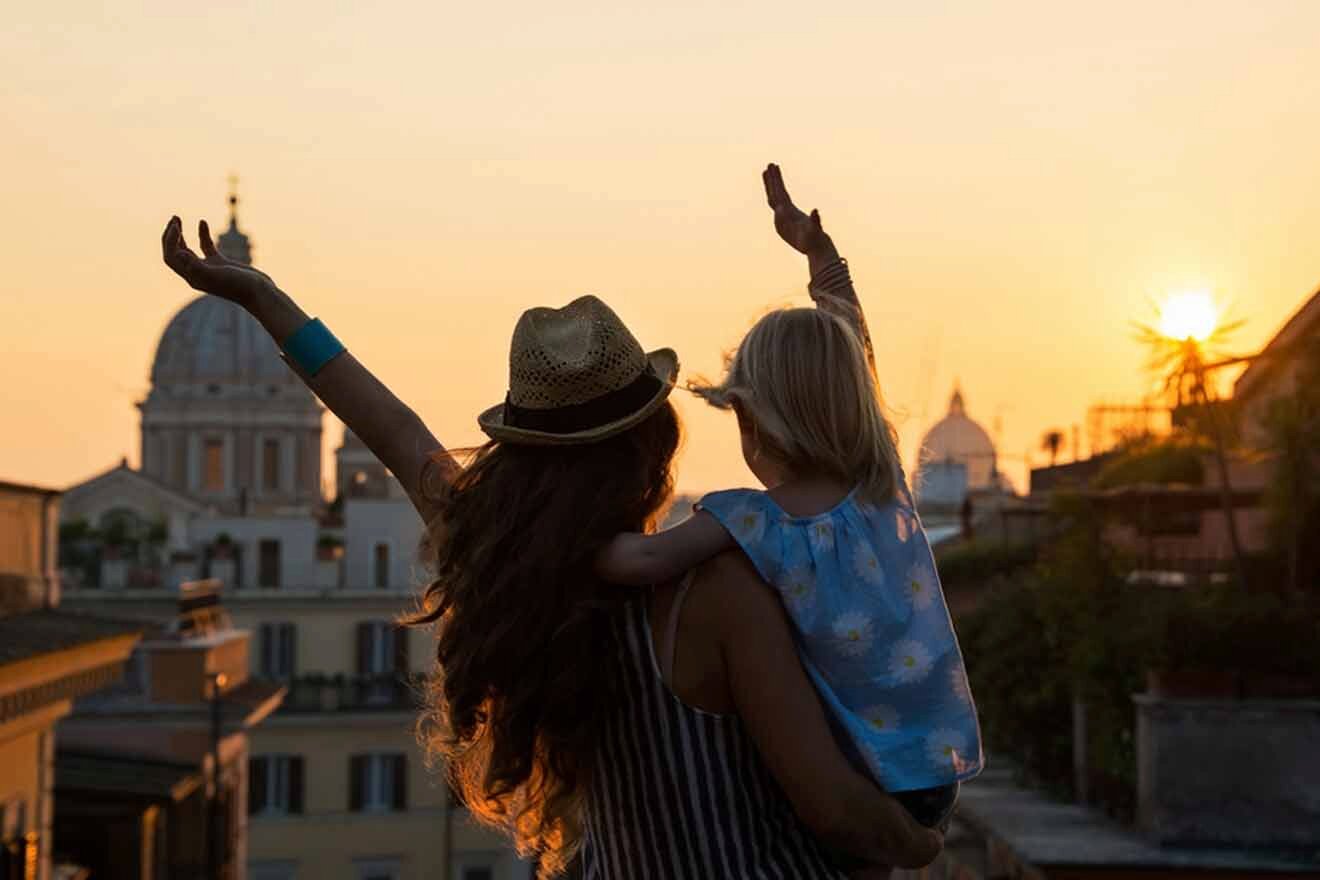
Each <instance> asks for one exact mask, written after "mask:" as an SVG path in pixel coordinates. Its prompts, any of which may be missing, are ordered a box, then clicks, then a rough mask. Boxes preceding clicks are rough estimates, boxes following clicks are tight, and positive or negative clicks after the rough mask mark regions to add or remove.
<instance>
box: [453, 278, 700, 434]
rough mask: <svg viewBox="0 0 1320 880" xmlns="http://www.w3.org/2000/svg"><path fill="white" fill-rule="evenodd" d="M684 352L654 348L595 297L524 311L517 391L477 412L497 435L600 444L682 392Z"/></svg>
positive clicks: (517, 334)
mask: <svg viewBox="0 0 1320 880" xmlns="http://www.w3.org/2000/svg"><path fill="white" fill-rule="evenodd" d="M677 378H678V355H677V354H675V353H674V350H673V349H672V348H661V349H659V350H657V351H652V352H649V353H648V352H646V351H644V350H643V349H642V346H641V344H640V343H638V341H637V338H636V337H635V336H633V335H632V333H630V332H629V331H628V328H627V327H625V326H624V324H623V322H622V321H620V320H619V316H618V315H616V314H614V311H613V310H612V309H610V307H609V306H607V305H605V303H603V302H601V301H600V300H599V299H597V298H596V297H594V296H584V297H580V298H579V299H575V300H573V301H572V302H571V303H569V304H568V305H566V306H564V307H563V308H562V309H550V308H536V309H528V310H527V311H525V312H523V314H522V317H521V318H519V319H518V325H517V326H516V327H514V329H513V341H512V342H511V343H510V344H509V393H508V395H507V396H506V397H505V399H504V403H501V404H499V405H497V406H492V407H491V408H490V409H488V410H486V411H485V412H483V413H482V414H481V415H480V416H478V417H477V423H478V424H480V425H481V430H483V431H485V432H486V434H487V435H488V436H489V437H491V439H493V440H499V441H502V442H504V443H521V444H529V445H537V446H565V445H573V444H580V443H595V442H596V441H598V440H604V439H605V438H606V437H612V436H614V435H615V434H619V433H622V432H623V431H626V430H628V429H629V428H631V427H633V426H634V425H637V424H638V423H640V422H642V421H644V420H645V419H646V417H647V416H649V415H651V414H652V413H654V412H655V411H656V410H658V409H659V408H660V406H661V405H662V404H663V403H664V402H665V399H666V398H667V397H669V392H671V391H673V390H674V383H675V381H676V380H677Z"/></svg>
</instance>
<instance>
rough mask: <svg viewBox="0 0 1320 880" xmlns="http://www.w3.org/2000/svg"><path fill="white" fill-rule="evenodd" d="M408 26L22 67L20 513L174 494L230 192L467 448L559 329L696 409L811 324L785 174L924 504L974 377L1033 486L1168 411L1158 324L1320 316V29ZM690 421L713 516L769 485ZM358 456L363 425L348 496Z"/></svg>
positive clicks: (284, 13)
mask: <svg viewBox="0 0 1320 880" xmlns="http://www.w3.org/2000/svg"><path fill="white" fill-rule="evenodd" d="M231 6H233V7H235V8H231ZM238 6H241V7H242V8H241V9H238V8H237V7H238ZM399 7H401V8H403V9H404V10H405V11H404V12H402V13H400V14H382V13H381V11H380V9H379V8H377V6H376V5H375V4H369V3H357V4H353V3H346V4H319V5H313V4H311V3H308V2H302V3H267V4H237V5H234V4H231V5H230V6H226V7H223V8H222V7H217V6H216V5H215V4H177V3H166V2H163V0H146V2H144V3H141V4H136V3H134V4H116V5H115V6H113V7H112V6H110V5H109V4H80V5H79V9H80V14H79V15H77V16H69V15H68V14H67V12H66V11H65V10H64V8H63V5H62V4H57V3H52V4H35V3H34V4H26V5H25V8H24V18H23V23H22V26H21V27H4V28H0V59H2V60H0V71H3V73H4V82H5V85H6V88H5V89H3V90H0V119H2V120H4V125H3V128H4V132H3V135H2V136H0V137H2V139H3V143H4V158H5V163H6V166H7V167H8V168H17V169H22V173H20V174H9V175H7V176H6V178H5V181H4V185H3V187H0V199H2V200H3V202H4V211H3V213H0V241H2V242H3V243H4V245H5V258H6V259H5V270H4V271H5V274H4V280H3V283H0V378H3V379H5V380H8V381H5V382H4V383H3V387H0V479H13V480H18V481H23V482H36V483H42V484H47V485H51V486H55V487H67V486H68V485H70V484H71V483H75V482H78V481H81V480H85V479H87V478H88V477H89V476H92V475H94V474H98V473H101V472H103V471H106V470H108V469H110V468H111V467H114V466H115V464H116V463H117V462H118V461H119V460H120V458H121V457H123V456H127V457H128V459H129V463H130V465H136V464H137V460H138V452H139V449H140V432H139V428H140V412H139V411H138V409H137V408H136V407H135V406H134V404H135V403H136V402H137V401H140V400H141V399H142V398H143V396H145V395H146V393H147V391H148V390H149V388H150V376H149V370H150V367H151V362H152V357H153V354H154V352H155V347H156V344H157V343H158V341H159V339H160V334H161V331H162V330H163V329H164V327H165V325H166V322H168V321H169V319H170V317H171V316H172V315H173V314H174V313H175V312H176V311H178V310H179V309H181V308H183V307H184V305H185V304H187V302H188V301H189V300H190V298H191V297H192V296H193V295H194V294H193V292H192V291H191V290H189V289H188V287H187V285H185V284H183V283H182V282H180V281H179V279H178V278H176V277H174V276H173V274H172V273H171V272H169V271H168V270H167V269H166V268H165V267H164V266H163V265H161V262H160V257H159V248H158V244H157V243H158V242H159V239H160V233H161V228H162V226H163V225H164V223H165V221H166V219H168V217H169V216H170V214H172V213H178V214H180V215H181V216H182V217H183V219H184V220H185V224H186V229H187V231H188V238H189V241H191V242H193V243H194V244H195V243H196V221H197V220H198V218H200V217H206V218H208V219H209V220H210V222H211V226H212V228H213V229H215V230H216V231H219V229H220V228H221V227H223V226H225V225H227V219H228V209H227V205H226V201H225V197H226V195H227V192H228V187H227V183H226V180H225V176H226V174H228V173H229V172H231V171H234V172H237V173H238V174H239V175H240V176H241V178H242V182H241V184H240V189H241V191H240V198H241V202H240V204H239V224H240V226H241V227H242V228H243V229H244V230H245V231H246V232H247V234H248V235H250V236H251V237H252V243H253V248H254V255H255V258H256V261H257V265H258V266H259V267H261V268H262V269H264V270H266V271H267V272H269V273H270V274H271V275H272V276H273V277H274V278H275V279H276V280H277V281H278V282H279V283H280V285H281V286H282V287H283V288H284V289H285V290H287V291H289V292H290V293H291V294H293V295H295V296H296V297H297V298H298V300H299V302H300V303H301V304H302V305H303V306H304V307H305V308H306V309H307V311H308V312H309V313H311V314H314V315H317V316H319V317H320V318H322V319H323V320H324V321H325V322H326V324H327V325H328V326H329V327H330V328H331V329H333V330H334V331H335V332H336V334H337V335H339V336H340V338H342V339H343V340H344V342H345V344H347V345H348V347H349V348H350V350H352V351H353V353H354V355H355V356H356V357H358V358H359V359H360V360H362V361H363V362H364V363H366V364H368V365H369V366H370V367H371V369H372V370H373V371H374V372H375V373H376V374H377V375H378V376H379V377H380V378H381V379H382V380H383V381H384V382H385V383H386V384H388V385H389V386H390V388H391V389H392V390H393V391H394V392H395V393H396V394H398V396H399V397H400V398H401V399H403V400H404V401H406V402H407V403H408V404H409V405H410V406H412V407H413V408H414V409H415V410H416V411H417V412H418V414H419V415H420V416H421V417H422V418H423V419H424V420H425V421H426V422H427V424H428V425H429V426H430V427H431V429H432V430H433V431H434V432H435V434H436V436H437V437H439V438H440V440H441V441H443V442H444V443H446V444H448V445H450V446H456V447H465V446H476V445H479V444H480V443H481V442H482V441H483V440H484V439H485V437H484V435H483V434H482V433H481V432H480V431H479V430H478V428H477V423H476V414H477V413H479V412H481V411H482V410H483V409H485V408H486V407H489V406H491V405H492V404H494V403H498V402H499V401H501V400H503V399H504V395H505V393H506V390H507V387H506V386H507V376H508V345H509V335H510V333H511V332H512V330H513V326H514V324H515V322H516V321H517V319H518V315H519V314H520V313H521V311H522V310H523V309H525V308H528V307H530V306H533V305H552V306H557V305H562V304H564V303H566V302H568V301H570V300H572V299H573V298H575V297H577V296H579V295H581V294H584V293H594V294H597V295H598V296H600V297H601V298H602V299H604V300H605V301H606V302H608V303H609V304H610V305H611V307H613V308H614V309H615V310H616V311H617V312H618V313H619V314H620V316H621V317H622V318H623V319H624V321H626V322H627V324H628V326H629V327H630V328H631V329H632V330H633V331H634V332H635V333H636V334H637V336H638V338H639V339H640V340H641V341H642V343H643V344H644V345H646V346H648V347H649V348H659V347H661V346H670V347H673V348H675V349H677V351H678V352H679V354H680V356H681V358H682V363H683V368H684V375H683V377H682V380H684V381H685V380H686V379H688V378H690V377H693V376H698V375H704V376H706V377H709V378H715V377H717V376H718V375H719V372H720V368H721V365H722V360H721V355H722V354H723V352H725V351H727V350H728V349H730V348H732V347H734V346H736V345H737V343H738V341H739V339H740V338H741V336H742V334H743V332H744V331H745V330H746V329H747V328H748V327H750V326H751V324H752V323H753V322H754V321H755V320H756V319H757V318H758V317H759V316H760V315H761V314H762V311H763V310H764V309H765V307H766V306H767V305H770V304H772V303H778V304H782V303H792V304H796V305H806V304H807V303H808V302H809V301H808V300H807V298H806V292H805V284H806V280H807V278H806V271H807V267H806V264H805V261H804V260H803V259H802V257H801V256H800V255H799V254H796V253H794V252H792V251H791V250H790V249H789V248H788V247H786V246H785V245H783V244H781V243H780V242H779V240H778V238H777V237H776V236H775V233H774V230H773V228H772V227H771V222H770V216H769V211H768V209H767V207H766V204H765V199H764V196H763V195H762V191H761V176H760V175H761V170H762V168H764V166H765V163H766V162H771V161H774V162H778V163H780V164H781V165H782V166H783V168H784V172H785V174H786V175H787V179H788V185H789V187H790V190H791V192H792V193H793V196H794V198H796V199H798V201H799V202H800V204H801V205H802V206H803V207H806V208H813V207H814V208H819V209H820V210H821V214H822V216H823V218H824V224H825V228H826V230H827V231H828V232H829V233H830V234H831V235H832V236H833V238H834V241H835V243H837V244H838V246H839V248H840V250H841V251H842V253H843V255H844V256H846V257H847V258H848V260H849V262H850V263H851V265H852V272H853V277H854V278H855V279H856V281H857V284H858V287H859V290H860V291H861V293H862V296H863V298H864V300H865V303H866V307H867V310H868V317H869V318H870V320H871V326H872V332H873V334H874V335H875V337H876V343H877V356H878V360H879V368H880V381H881V387H882V388H883V390H884V394H885V399H886V402H887V403H888V404H889V405H890V406H891V407H892V409H893V411H894V412H895V413H896V417H897V420H898V428H899V430H900V431H901V433H902V438H903V448H904V450H905V452H906V453H907V454H906V455H905V459H906V460H907V462H908V464H909V476H911V475H912V474H911V471H912V469H913V468H912V465H913V464H914V462H913V460H912V459H913V457H914V455H913V454H914V452H915V450H916V447H917V444H918V443H919V441H920V438H921V437H922V435H923V434H924V433H925V432H926V430H927V429H929V428H930V426H931V424H932V423H933V422H934V421H935V420H936V419H938V418H940V417H941V416H942V415H943V414H944V401H945V400H947V395H948V394H949V392H950V391H951V389H952V387H953V384H954V379H955V378H956V377H958V376H961V377H962V378H963V380H964V386H965V387H964V391H965V392H966V394H967V401H968V407H969V415H970V416H971V417H972V418H974V419H977V420H979V421H980V422H981V423H982V424H984V425H986V426H987V427H988V426H989V425H990V424H991V423H992V422H993V421H994V420H995V418H996V413H997V411H999V410H1001V409H1002V410H1003V413H1004V416H1003V423H1002V432H1001V431H998V430H997V431H996V432H995V434H996V441H997V445H998V446H999V451H1000V454H1001V456H1003V457H1004V458H1005V460H1006V461H1009V462H1011V464H1008V465H1005V469H1006V471H1007V472H1008V474H1009V476H1011V477H1012V478H1013V479H1015V480H1018V481H1022V482H1025V479H1026V474H1025V472H1024V471H1025V466H1026V464H1027V462H1028V460H1029V459H1030V458H1031V457H1032V456H1034V455H1039V453H1038V452H1037V450H1038V449H1039V445H1040V442H1039V438H1040V436H1041V433H1042V430H1043V429H1044V428H1045V427H1046V426H1052V425H1063V426H1070V425H1072V424H1074V423H1077V422H1079V421H1080V420H1082V419H1084V417H1085V410H1086V407H1087V405H1088V404H1090V403H1092V402H1096V401H1097V400H1099V399H1100V397H1101V396H1102V395H1103V396H1108V395H1113V396H1115V397H1116V398H1119V399H1129V398H1130V399H1137V398H1138V397H1140V396H1141V395H1142V394H1144V393H1145V392H1146V390H1147V386H1148V384H1149V374H1148V373H1147V372H1146V370H1145V368H1144V364H1145V361H1146V359H1147V350H1146V348H1145V347H1143V346H1142V345H1140V344H1138V343H1136V342H1134V341H1133V340H1132V339H1131V335H1132V333H1131V327H1130V320H1131V319H1132V318H1133V317H1134V316H1139V317H1143V318H1144V317H1148V316H1151V309H1150V305H1149V302H1148V291H1150V290H1156V291H1159V292H1160V297H1159V298H1160V299H1162V296H1163V293H1164V292H1167V291H1175V290H1184V289H1187V287H1188V286H1189V285H1199V286H1204V287H1208V288H1210V289H1214V290H1232V291H1235V295H1237V292H1240V295H1241V296H1242V297H1243V302H1244V304H1245V303H1246V302H1247V301H1248V300H1247V298H1248V297H1249V303H1250V307H1249V310H1248V313H1247V314H1244V315H1243V317H1246V318H1249V319H1250V322H1249V323H1248V324H1247V326H1246V328H1245V330H1244V331H1243V332H1242V333H1241V334H1240V335H1238V336H1236V337H1235V338H1234V341H1233V345H1234V348H1240V349H1242V350H1254V349H1257V348H1260V347H1262V346H1263V345H1264V344H1265V342H1266V341H1267V340H1268V338H1269V335H1270V334H1271V333H1272V332H1273V331H1274V328H1276V327H1277V326H1279V325H1280V324H1281V323H1282V322H1283V321H1284V319H1285V318H1286V317H1287V316H1288V315H1289V314H1291V313H1292V312H1293V310H1295V309H1296V308H1297V306H1298V305H1299V304H1300V300H1301V298H1302V297H1305V296H1306V295H1308V294H1309V293H1310V292H1311V291H1313V290H1314V289H1315V287H1316V284H1317V283H1318V282H1320V250H1318V249H1316V248H1306V247H1298V246H1295V243H1296V242H1310V241H1320V212H1317V211H1316V210H1315V196H1316V192H1317V187H1320V172H1318V171H1317V166H1316V162H1315V148H1314V145H1315V144H1316V143H1317V142H1320V114H1316V113H1298V112H1296V108H1298V107H1305V106H1311V104H1313V103H1314V93H1315V87H1314V85H1313V84H1314V83H1316V82H1317V81H1320V77H1318V76H1317V71H1318V70H1320V58H1317V55H1316V52H1315V37H1314V35H1315V34H1316V33H1317V32H1318V31H1320V3H1305V2H1300V3H1296V2H1295V3H1272V4H1245V3H1244V4H1232V3H1220V4H1200V5H1198V13H1197V15H1195V16H1188V15H1187V14H1186V10H1185V9H1184V8H1183V5H1182V4H1173V3H1145V4H1114V8H1110V7H1109V6H1107V7H1106V8H1105V10H1104V12H1103V14H1101V13H1099V12H1090V11H1088V9H1089V8H1083V7H1078V6H1077V5H1075V4H1060V3H1057V2H1049V0H1021V2H1017V3H1012V4H971V3H969V4H959V11H958V14H957V16H956V17H951V16H950V15H949V14H948V12H947V11H946V10H944V9H943V5H937V4H877V3H873V2H872V3H865V2H862V0H842V2H840V3H838V4H829V11H828V13H827V14H824V13H823V14H821V15H818V16H813V19H812V22H811V26H810V27H808V28H803V27H800V26H798V24H797V20H798V17H800V13H801V4H800V3H798V4H794V3H791V2H789V0H766V2H764V3H760V4H757V5H756V12H757V14H755V15H751V14H749V13H748V7H747V5H746V4H738V3H724V4H719V3H705V4H697V3H693V2H681V0H680V2H679V3H672V4H670V3H659V4H658V3H642V2H639V0H622V2H619V3H610V4H601V3H587V2H582V0H568V2H567V3H563V4H555V5H553V6H551V5H549V4H544V3H542V4H536V3H529V2H515V3H512V4H489V3H487V4H481V3H469V4H437V3H422V2H418V0H412V2H407V3H403V4H399ZM1001 7H1011V11H1009V10H1008V9H1006V8H1001ZM309 10H314V12H310V13H309ZM1079 10H1080V11H1079ZM401 22H404V23H406V26H403V25H401ZM1135 34H1139V35H1140V37H1139V38H1137V37H1134V35H1135ZM1226 46H1231V51H1229V52H1228V53H1227V54H1228V56H1229V60H1228V61H1227V62H1226V52H1225V47H1226ZM786 58H792V59H794V63H793V65H792V66H791V68H787V69H786V67H785V64H784V59H786ZM1097 58H1103V59H1105V61H1106V63H1105V66H1104V70H1103V75H1101V74H1100V73H1099V72H1098V71H1097V66H1096V59H1097ZM675 59H681V60H682V63H681V64H676V63H675ZM217 102H222V103H223V105H224V107H225V108H226V111H225V112H223V113H217V112H216V106H217ZM803 119H809V120H810V122H809V124H806V125H803V124H802V120H803ZM1225 120H1232V125H1231V126H1228V125H1226V124H1225ZM1152 323H1156V324H1158V322H1155V321H1153V322H1152ZM671 399H672V400H674V402H675V405H676V406H677V407H678V408H679V409H680V411H681V414H682V416H683V419H684V428H685V434H686V438H687V439H686V443H685V450H686V451H685V453H684V455H683V458H682V461H681V463H680V469H679V473H678V485H679V486H680V487H681V488H682V489H683V490H685V491H692V492H702V491H707V490H711V489H722V488H729V487H730V486H746V485H756V483H755V482H754V479H755V478H754V477H753V476H752V474H751V473H750V472H749V471H748V470H747V468H746V466H745V465H744V463H743V459H742V452H741V447H740V443H739V437H738V428H737V425H736V423H735V420H734V419H733V417H732V416H731V415H728V414H727V413H722V412H720V411H717V410H714V409H711V408H710V407H707V406H705V405H704V404H702V403H700V402H698V401H696V400H695V399H694V398H692V397H691V396H690V395H688V394H686V393H675V394H674V395H673V396H672V398H671ZM338 443H339V426H338V425H337V424H336V423H335V422H334V421H333V420H331V419H327V420H326V430H325V445H324V455H325V463H326V466H327V469H326V472H325V476H326V477H327V478H330V477H331V476H332V474H333V463H334V458H333V452H334V448H335V447H336V446H337V445H338Z"/></svg>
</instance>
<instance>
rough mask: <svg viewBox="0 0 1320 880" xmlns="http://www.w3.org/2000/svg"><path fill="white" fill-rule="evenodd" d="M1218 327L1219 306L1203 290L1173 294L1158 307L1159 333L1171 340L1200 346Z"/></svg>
mask: <svg viewBox="0 0 1320 880" xmlns="http://www.w3.org/2000/svg"><path fill="white" fill-rule="evenodd" d="M1218 326H1219V306H1218V304H1217V303H1215V300H1214V297H1212V296H1211V295H1210V293H1209V292H1208V291H1205V290H1190V291H1187V292H1185V293H1175V294H1173V295H1172V296H1170V297H1169V298H1168V299H1166V300H1165V301H1164V302H1163V303H1162V304H1161V305H1160V322H1159V330H1160V332H1161V333H1163V334H1164V335H1165V336H1167V337H1169V338H1170V339H1194V340H1196V341H1197V342H1203V341H1205V340H1206V339H1208V338H1210V335H1211V334H1212V333H1214V332H1215V328H1216V327H1218Z"/></svg>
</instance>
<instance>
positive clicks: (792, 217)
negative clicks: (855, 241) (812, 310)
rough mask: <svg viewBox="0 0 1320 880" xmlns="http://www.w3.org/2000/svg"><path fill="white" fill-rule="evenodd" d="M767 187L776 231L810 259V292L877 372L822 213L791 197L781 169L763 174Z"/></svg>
mask: <svg viewBox="0 0 1320 880" xmlns="http://www.w3.org/2000/svg"><path fill="white" fill-rule="evenodd" d="M761 182H762V183H764V184H765V197H766V201H768V202H769V203H770V209H771V210H772V211H774V214H775V231H776V232H778V233H779V237H780V238H782V239H783V240H784V241H785V242H786V243H787V244H788V245H789V246H791V247H792V248H793V249H794V250H796V251H797V252H798V253H801V254H805V255H806V257H807V269H808V271H809V272H810V273H811V282H810V284H809V285H808V287H807V289H808V290H809V291H810V292H811V298H812V299H813V300H815V302H816V305H817V306H818V307H819V308H822V309H825V310H826V311H828V312H831V313H833V314H836V315H839V316H840V317H842V318H843V319H844V320H845V321H847V322H848V323H850V324H852V326H853V329H854V330H856V331H857V335H858V336H860V337H861V340H862V346H863V347H864V348H865V349H866V360H867V362H868V363H869V364H870V365H871V372H872V373H874V372H875V350H874V349H873V348H872V347H871V333H870V331H869V330H867V327H866V315H865V313H864V312H863V311H862V303H861V300H859V299H858V298H857V291H856V290H854V289H853V284H852V276H851V274H849V272H848V264H847V263H846V262H844V260H843V258H841V257H840V256H839V251H838V249H837V248H835V247H834V241H833V240H832V239H831V238H830V237H829V236H828V235H827V234H826V233H825V230H824V228H822V226H821V223H820V212H819V211H812V212H811V213H810V214H807V213H806V212H804V211H803V210H802V209H801V208H799V207H798V206H797V205H795V204H793V199H792V198H790V197H789V195H788V187H786V186H785V185H784V175H783V173H782V172H781V171H780V170H779V166H778V165H774V164H771V165H768V166H766V169H765V171H763V172H762V173H761Z"/></svg>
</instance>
